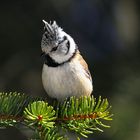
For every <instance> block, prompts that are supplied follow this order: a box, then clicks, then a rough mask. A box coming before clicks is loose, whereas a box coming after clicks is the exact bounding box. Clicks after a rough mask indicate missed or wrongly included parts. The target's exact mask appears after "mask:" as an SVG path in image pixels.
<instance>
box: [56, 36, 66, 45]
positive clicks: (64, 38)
mask: <svg viewBox="0 0 140 140" xmlns="http://www.w3.org/2000/svg"><path fill="white" fill-rule="evenodd" d="M65 40H67V37H66V36H64V37H63V39H62V40H61V41H60V42H59V43H58V44H61V43H63V42H64V41H65Z"/></svg>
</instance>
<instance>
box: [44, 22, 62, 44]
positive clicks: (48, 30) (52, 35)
mask: <svg viewBox="0 0 140 140" xmlns="http://www.w3.org/2000/svg"><path fill="white" fill-rule="evenodd" d="M43 22H44V24H45V26H44V30H45V36H46V39H47V41H48V42H50V41H56V40H59V29H61V28H60V27H58V25H57V23H56V21H53V23H52V24H51V22H50V23H48V22H46V21H45V20H43Z"/></svg>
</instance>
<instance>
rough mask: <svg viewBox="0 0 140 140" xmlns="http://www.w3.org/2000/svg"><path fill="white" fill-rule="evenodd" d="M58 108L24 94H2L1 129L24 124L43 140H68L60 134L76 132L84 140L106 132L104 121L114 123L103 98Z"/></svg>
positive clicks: (82, 99)
mask: <svg viewBox="0 0 140 140" xmlns="http://www.w3.org/2000/svg"><path fill="white" fill-rule="evenodd" d="M55 104H56V106H50V105H48V103H47V101H43V100H41V99H34V98H32V97H29V96H27V95H25V94H21V93H16V92H14V93H0V127H2V128H3V127H5V128H6V127H7V126H13V127H16V126H17V124H24V125H26V126H27V127H28V128H29V129H33V131H34V132H35V133H37V135H38V138H39V139H40V140H64V139H68V137H67V136H66V135H64V134H63V133H62V132H60V131H59V128H61V130H64V131H68V132H69V131H73V132H75V133H76V134H77V137H78V136H79V135H81V136H83V137H86V138H87V137H88V135H89V134H91V133H93V132H95V131H101V132H103V128H109V127H110V126H109V125H106V124H103V121H109V120H112V116H113V115H112V114H110V112H109V111H110V109H111V107H110V106H109V103H108V100H107V99H101V96H100V97H99V98H98V100H97V99H96V98H94V97H93V96H90V97H87V96H83V97H80V98H76V97H71V98H70V99H69V100H65V101H64V102H61V103H59V102H56V103H55Z"/></svg>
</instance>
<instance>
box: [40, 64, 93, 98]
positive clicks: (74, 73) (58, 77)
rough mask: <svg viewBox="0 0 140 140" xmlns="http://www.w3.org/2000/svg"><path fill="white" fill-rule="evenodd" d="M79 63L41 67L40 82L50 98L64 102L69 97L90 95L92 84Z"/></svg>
mask: <svg viewBox="0 0 140 140" xmlns="http://www.w3.org/2000/svg"><path fill="white" fill-rule="evenodd" d="M84 73H85V71H84V69H83V68H82V66H81V65H80V63H77V62H76V63H75V62H70V63H66V64H64V65H62V66H59V67H48V66H47V65H45V64H44V65H43V71H42V82H43V86H44V89H45V91H46V92H47V94H48V95H49V96H50V97H53V98H56V99H58V100H64V99H65V98H67V97H70V96H77V97H79V96H81V95H90V94H91V92H92V82H91V81H90V79H88V78H87V77H86V76H85V74H84Z"/></svg>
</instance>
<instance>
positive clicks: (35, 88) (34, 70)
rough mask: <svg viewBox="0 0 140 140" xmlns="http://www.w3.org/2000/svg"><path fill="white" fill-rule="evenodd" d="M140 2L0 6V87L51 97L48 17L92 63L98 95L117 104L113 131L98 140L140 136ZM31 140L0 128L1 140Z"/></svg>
mask: <svg viewBox="0 0 140 140" xmlns="http://www.w3.org/2000/svg"><path fill="white" fill-rule="evenodd" d="M139 6H140V2H139V0H40V1H37V0H18V1H16V0H12V1H6V0H5V1H3V2H2V1H1V4H0V91H1V92H10V91H17V92H21V93H26V94H29V95H32V96H42V97H45V96H46V95H45V94H46V93H45V91H44V89H43V87H42V82H41V71H42V64H43V62H42V61H41V59H40V54H41V49H40V42H41V37H42V33H43V23H42V19H45V20H46V21H50V20H51V21H53V20H56V21H57V23H58V24H59V25H60V26H61V27H62V28H63V29H64V31H66V32H67V33H68V34H70V35H71V36H72V37H73V38H74V39H75V41H76V43H77V44H78V46H79V49H80V51H81V53H82V55H83V56H84V58H85V59H86V61H87V63H88V64H89V68H90V71H91V73H92V77H93V83H94V95H95V96H96V97H98V96H99V95H102V97H104V98H105V97H107V98H108V100H109V102H110V104H111V105H112V106H113V108H112V112H113V113H114V114H115V116H114V117H113V118H114V120H113V121H112V122H111V123H110V124H111V129H105V132H104V133H99V132H96V133H94V134H93V135H91V136H90V138H89V139H93V140H139V139H140V119H139V118H140V111H139V109H140V95H139V94H140V93H139V91H140V57H139V55H140V40H139V39H140V38H139V36H140V30H139V26H140V14H139V11H140V9H139ZM12 139H13V140H15V139H17V140H18V139H20V140H26V139H27V138H26V137H25V136H24V135H23V134H22V133H21V132H20V131H18V130H16V129H13V128H9V129H6V130H0V140H12Z"/></svg>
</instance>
